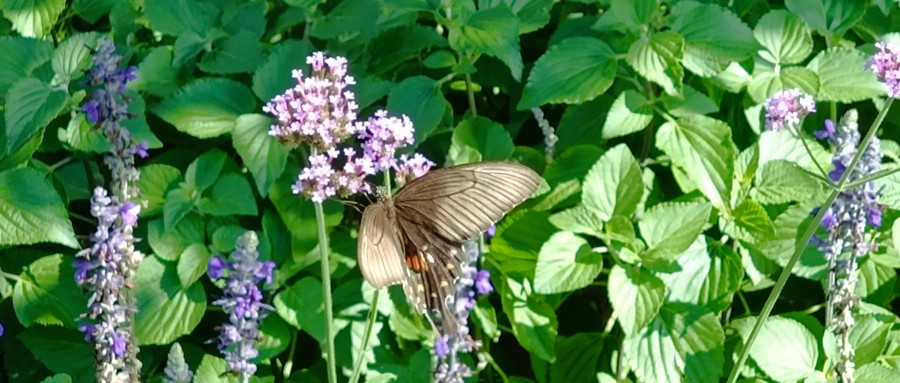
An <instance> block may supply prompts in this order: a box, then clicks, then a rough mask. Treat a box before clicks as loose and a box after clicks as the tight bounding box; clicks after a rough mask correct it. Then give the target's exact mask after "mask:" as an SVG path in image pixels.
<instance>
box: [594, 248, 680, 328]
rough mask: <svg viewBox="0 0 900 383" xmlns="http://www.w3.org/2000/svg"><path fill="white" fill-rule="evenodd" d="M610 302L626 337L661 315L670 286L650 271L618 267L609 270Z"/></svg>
mask: <svg viewBox="0 0 900 383" xmlns="http://www.w3.org/2000/svg"><path fill="white" fill-rule="evenodd" d="M607 286H609V302H610V303H611V304H612V307H613V310H615V312H616V320H617V321H618V322H619V325H620V326H622V330H623V332H625V334H636V333H638V332H639V331H640V330H641V329H642V328H644V326H646V325H647V324H648V323H650V320H651V319H653V317H655V316H656V314H657V313H658V312H659V308H660V307H662V304H663V298H664V297H665V295H666V286H665V285H663V282H662V281H661V280H660V279H659V278H657V277H656V276H654V275H653V274H651V273H649V272H647V271H646V270H642V269H636V268H631V267H628V268H625V267H622V266H619V265H615V266H613V267H612V269H610V271H609V281H608V285H607Z"/></svg>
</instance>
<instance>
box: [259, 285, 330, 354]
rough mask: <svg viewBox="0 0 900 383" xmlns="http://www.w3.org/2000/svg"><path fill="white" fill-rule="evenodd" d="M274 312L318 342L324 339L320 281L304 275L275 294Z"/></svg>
mask: <svg viewBox="0 0 900 383" xmlns="http://www.w3.org/2000/svg"><path fill="white" fill-rule="evenodd" d="M272 304H273V306H275V312H277V313H278V316H280V317H281V319H284V321H285V322H287V323H288V324H290V325H291V326H294V327H296V328H298V329H300V330H303V331H306V333H308V334H309V335H311V336H312V337H313V338H315V339H316V340H318V341H319V342H324V341H325V316H324V310H325V308H324V307H323V306H322V282H321V281H319V280H318V279H316V278H313V277H305V278H303V279H301V280H299V281H297V283H294V284H293V285H291V286H290V287H288V288H287V289H285V290H283V291H282V292H280V293H278V294H277V295H275V299H274V300H273V303H272Z"/></svg>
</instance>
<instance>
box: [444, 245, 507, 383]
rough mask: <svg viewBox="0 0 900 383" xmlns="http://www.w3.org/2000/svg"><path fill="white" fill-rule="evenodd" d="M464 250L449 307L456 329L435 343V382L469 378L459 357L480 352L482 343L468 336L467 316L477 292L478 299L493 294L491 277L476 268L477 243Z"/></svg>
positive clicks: (459, 381) (456, 381)
mask: <svg viewBox="0 0 900 383" xmlns="http://www.w3.org/2000/svg"><path fill="white" fill-rule="evenodd" d="M463 250H464V251H465V252H466V255H467V256H468V262H467V263H466V264H464V265H463V266H462V270H461V271H462V272H461V273H460V278H459V280H458V281H457V282H456V296H455V297H454V300H453V302H452V303H450V306H451V307H452V308H453V313H454V314H455V315H456V320H457V322H458V324H459V327H458V330H457V332H456V333H455V334H445V335H444V336H443V337H440V338H438V339H435V341H434V354H435V356H437V357H438V359H439V363H438V366H437V368H436V369H435V372H434V380H435V381H436V382H442V383H444V382H446V383H450V382H453V383H461V382H463V380H464V379H465V378H468V377H471V376H472V369H471V367H469V366H468V365H466V364H465V363H463V362H462V361H460V360H459V355H458V354H459V353H460V352H472V351H475V350H477V349H479V348H481V342H478V341H476V340H474V339H472V336H471V335H469V312H470V311H472V309H473V308H474V307H475V293H476V291H477V292H478V294H480V295H486V294H490V293H491V292H492V291H494V286H493V285H491V280H490V278H491V273H490V272H489V271H487V270H478V269H477V268H476V267H475V263H476V262H477V260H478V256H479V249H478V243H476V242H474V241H468V242H466V243H465V244H464V245H463Z"/></svg>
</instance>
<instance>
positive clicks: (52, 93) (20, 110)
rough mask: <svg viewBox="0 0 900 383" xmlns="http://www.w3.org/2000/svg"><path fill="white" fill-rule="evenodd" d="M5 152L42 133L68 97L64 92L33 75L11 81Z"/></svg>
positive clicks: (9, 151) (13, 149)
mask: <svg viewBox="0 0 900 383" xmlns="http://www.w3.org/2000/svg"><path fill="white" fill-rule="evenodd" d="M6 99H7V100H8V102H7V103H6V106H5V107H6V113H5V117H6V127H5V128H6V134H5V136H6V148H5V149H6V153H12V152H13V151H15V150H16V149H19V148H20V147H21V146H22V145H23V144H25V143H26V142H27V141H28V140H30V139H31V137H32V136H34V135H37V134H42V132H43V128H44V127H46V126H47V124H49V123H50V121H52V120H53V119H54V118H56V116H58V115H59V113H60V112H62V110H63V107H65V104H66V102H67V101H68V96H67V95H66V92H64V91H61V90H53V89H52V88H50V86H49V85H47V84H44V83H43V82H41V81H40V80H37V79H34V78H26V79H23V80H21V81H19V82H17V83H15V84H14V85H13V86H12V88H10V89H9V93H8V94H7V96H6Z"/></svg>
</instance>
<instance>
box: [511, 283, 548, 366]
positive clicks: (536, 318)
mask: <svg viewBox="0 0 900 383" xmlns="http://www.w3.org/2000/svg"><path fill="white" fill-rule="evenodd" d="M500 297H501V302H502V303H503V312H504V313H506V316H507V318H509V323H511V324H512V330H513V335H515V337H516V339H517V340H518V341H519V344H521V345H522V347H524V348H525V349H526V350H528V351H529V352H531V354H532V355H533V356H535V357H538V358H540V359H541V360H545V361H547V362H550V363H553V362H554V361H556V351H555V348H554V345H555V343H556V333H557V328H558V326H559V323H558V322H557V320H556V313H555V312H554V310H553V307H551V306H550V305H549V304H547V302H545V301H544V298H543V297H541V296H540V295H537V294H534V293H533V290H532V286H531V283H530V282H529V281H528V280H527V279H519V278H512V277H507V278H506V279H505V281H504V283H503V284H502V285H501V286H500Z"/></svg>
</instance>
